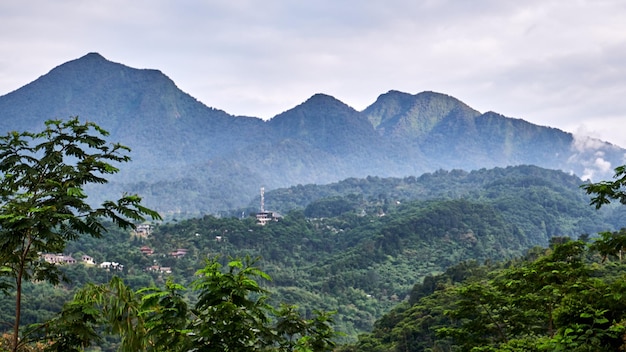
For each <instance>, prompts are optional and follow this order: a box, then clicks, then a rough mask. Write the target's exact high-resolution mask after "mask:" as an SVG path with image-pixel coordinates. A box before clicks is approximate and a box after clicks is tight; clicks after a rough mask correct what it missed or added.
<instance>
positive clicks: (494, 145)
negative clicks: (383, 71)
mask: <svg viewBox="0 0 626 352" xmlns="http://www.w3.org/2000/svg"><path fill="white" fill-rule="evenodd" d="M76 115H78V116H79V117H80V118H81V119H84V120H89V121H93V122H96V123H97V124H99V125H100V126H102V127H103V128H104V129H106V130H108V131H109V132H110V133H111V137H110V140H111V141H115V142H120V143H122V144H124V145H127V146H129V147H131V149H132V150H133V152H132V154H131V157H132V158H133V162H132V163H129V164H128V165H125V166H124V168H123V169H122V170H121V172H120V173H119V175H118V176H117V177H115V178H114V179H112V180H111V181H112V183H111V184H110V185H109V186H108V187H107V188H106V189H104V188H100V189H95V191H96V194H95V196H94V201H96V200H101V199H103V198H105V197H107V198H112V197H114V196H116V195H119V194H121V193H124V192H129V193H139V194H140V195H141V196H142V197H143V198H144V201H145V204H146V205H148V206H150V207H153V208H155V209H157V210H159V211H161V212H162V213H163V214H165V215H168V216H170V215H173V214H176V216H178V217H180V216H181V214H183V213H184V214H187V215H188V216H189V215H198V214H206V213H213V214H215V213H218V212H220V211H228V210H231V209H233V208H238V207H242V206H245V205H247V204H248V203H249V202H250V201H251V200H252V199H253V198H254V196H256V195H257V194H258V189H259V188H260V187H261V186H263V187H265V188H266V189H268V190H269V189H277V188H281V187H289V186H293V185H299V184H302V185H306V184H325V183H331V182H338V181H339V180H343V179H346V178H365V177H367V176H372V177H407V176H417V175H421V174H423V173H424V172H434V171H436V170H438V169H446V170H451V169H464V170H468V171H469V170H477V169H481V168H492V167H496V166H499V167H505V166H509V165H520V164H534V165H538V166H541V167H546V168H551V169H557V170H563V171H565V172H567V173H573V174H576V175H578V176H580V177H583V178H587V177H593V178H596V179H598V178H605V179H606V178H609V177H610V176H611V171H612V167H614V166H616V165H619V164H621V163H622V161H623V155H624V154H625V151H624V150H623V149H621V148H619V147H617V146H614V145H611V144H608V143H604V142H601V141H597V140H590V139H588V138H582V139H581V138H578V137H576V138H575V137H574V136H573V135H571V134H569V133H566V132H563V131H560V130H558V129H554V128H549V127H543V126H537V125H533V124H530V123H528V122H525V121H523V120H519V119H512V118H508V117H505V116H503V115H500V114H496V113H493V112H487V113H484V114H483V113H480V112H478V111H476V110H474V109H472V108H471V107H469V106H468V105H467V104H465V103H463V102H461V101H459V100H458V99H456V98H454V97H450V96H448V95H445V94H440V93H435V92H423V93H419V94H415V95H411V94H407V93H402V92H397V91H390V92H388V93H385V94H382V95H381V96H380V97H379V98H378V99H377V100H376V101H375V102H374V103H373V104H371V105H370V106H369V107H367V108H366V109H365V110H363V111H356V110H355V109H353V108H351V107H349V106H347V105H346V104H344V103H342V102H341V101H339V100H337V99H336V98H334V97H331V96H328V95H324V94H314V95H313V96H312V97H311V98H310V99H308V100H307V101H305V102H304V103H302V104H300V105H298V106H296V107H294V108H292V109H289V110H287V111H285V112H282V113H280V114H277V115H276V116H275V117H274V118H272V119H270V120H269V121H263V120H261V119H259V118H256V117H243V116H232V115H230V114H228V113H227V112H224V111H221V110H219V109H215V108H210V107H207V106H206V105H204V104H203V103H201V102H199V101H197V100H196V99H195V98H193V97H191V96H190V95H188V94H186V93H184V92H182V91H181V90H180V89H179V88H178V87H176V85H175V83H174V82H173V81H172V80H171V79H169V78H168V77H167V76H166V75H165V74H163V73H161V72H160V71H158V70H148V69H135V68H131V67H128V66H125V65H123V64H119V63H114V62H111V61H108V60H106V59H105V58H104V57H102V56H101V55H100V54H97V53H90V54H87V55H85V56H83V57H81V58H79V59H76V60H73V61H70V62H67V63H64V64H62V65H60V66H58V67H56V68H54V69H52V70H51V71H50V72H49V73H48V74H45V75H43V76H41V77H40V78H38V79H37V80H35V81H33V82H31V83H29V84H27V85H25V86H24V87H21V88H19V89H16V90H15V91H13V92H10V93H8V94H6V95H3V96H1V97H0V116H1V118H0V132H2V133H5V132H8V131H10V130H17V131H38V130H40V129H41V128H42V126H43V122H44V121H45V120H47V119H50V118H61V119H63V118H68V117H70V116H76ZM91 194H94V193H93V192H91Z"/></svg>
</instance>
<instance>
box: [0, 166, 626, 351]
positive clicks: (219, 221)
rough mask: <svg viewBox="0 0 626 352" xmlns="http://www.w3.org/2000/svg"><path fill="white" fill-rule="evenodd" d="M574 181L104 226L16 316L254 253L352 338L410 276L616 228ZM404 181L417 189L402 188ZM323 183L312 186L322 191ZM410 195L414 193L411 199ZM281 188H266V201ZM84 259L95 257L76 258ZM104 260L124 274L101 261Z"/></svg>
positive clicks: (378, 186)
mask: <svg viewBox="0 0 626 352" xmlns="http://www.w3.org/2000/svg"><path fill="white" fill-rule="evenodd" d="M574 179H575V178H573V177H571V176H569V175H566V174H563V173H560V172H555V171H549V170H544V169H540V168H536V167H530V166H527V167H512V168H506V169H493V170H481V171H477V172H472V173H465V172H462V171H453V172H445V171H440V172H438V173H436V174H426V175H424V176H421V177H419V178H408V179H378V178H368V179H363V180H354V179H353V180H346V181H344V182H342V183H339V185H344V186H343V189H340V190H338V191H336V193H335V195H328V196H327V197H323V198H317V199H311V200H310V201H309V202H308V203H306V204H307V205H306V206H305V207H304V208H301V207H298V206H295V207H294V208H295V210H292V211H289V212H287V213H285V214H284V215H283V216H282V217H281V218H280V219H279V221H276V222H270V223H268V224H267V225H266V226H260V225H258V224H257V222H256V220H255V218H254V217H252V216H245V217H244V218H241V217H221V218H219V217H215V216H204V217H202V218H195V219H187V220H180V221H175V220H174V221H168V222H163V223H153V224H152V225H151V226H150V230H149V232H145V233H138V232H137V233H136V232H132V231H127V230H120V229H117V228H116V227H115V226H112V224H109V225H108V226H107V227H108V228H109V231H108V232H107V234H106V235H105V236H104V237H103V238H101V239H97V238H92V237H81V238H80V239H77V240H75V241H71V242H69V243H68V244H67V247H66V249H65V253H66V254H68V255H71V256H72V257H73V258H75V259H77V261H79V263H76V264H73V265H70V264H68V265H62V266H61V268H62V270H63V271H64V273H65V274H66V275H67V277H68V279H69V282H67V283H62V284H61V285H59V286H57V287H53V286H51V285H49V284H45V283H29V284H28V285H27V290H26V293H25V294H26V297H27V299H25V306H24V308H25V313H24V316H23V322H24V324H31V323H35V322H37V321H40V320H41V319H42V318H48V317H52V316H53V315H54V314H55V313H56V312H58V311H59V309H60V308H61V307H62V306H63V303H64V302H66V301H67V300H68V298H69V297H71V294H72V293H73V292H75V290H76V289H77V288H79V287H81V286H82V285H84V284H85V283H88V282H91V283H96V284H104V283H106V282H108V281H109V280H110V279H111V278H112V277H114V276H117V277H120V278H122V279H123V280H124V282H125V283H126V284H127V285H129V286H130V287H132V288H135V289H138V288H141V287H148V286H152V285H157V286H159V285H161V286H162V285H165V283H166V282H167V281H168V279H173V280H176V282H179V283H181V284H183V285H188V284H190V283H191V282H192V281H193V280H194V274H195V272H196V271H197V270H198V269H199V268H201V267H202V266H203V265H204V264H203V263H204V261H205V260H206V259H207V258H218V261H219V262H220V263H221V264H222V265H226V264H227V263H228V261H229V260H230V258H237V257H239V258H241V257H245V256H251V257H253V258H254V257H258V258H260V260H259V262H258V265H259V266H260V268H261V269H262V270H263V271H264V272H266V273H268V275H269V276H271V277H272V280H271V281H267V282H264V286H265V287H267V288H268V289H269V290H270V291H271V292H272V295H271V296H270V300H271V301H272V302H274V303H276V304H279V303H280V302H285V303H288V304H295V305H297V306H298V307H299V310H300V312H301V313H302V314H303V315H304V316H310V315H311V314H312V312H313V311H314V310H315V309H322V310H326V311H336V312H337V314H336V315H335V316H334V321H335V327H336V329H337V330H338V331H341V332H342V333H343V334H344V335H343V337H339V338H338V340H339V341H340V342H349V341H354V340H355V339H356V336H357V335H358V334H361V333H364V332H367V331H370V330H371V329H372V327H373V326H374V323H375V322H376V320H377V319H378V318H379V317H381V316H383V314H385V313H386V312H388V311H389V310H390V309H392V308H393V307H394V306H396V305H397V304H399V303H401V302H405V301H407V300H409V301H410V300H413V299H414V298H411V297H412V296H414V294H412V293H411V292H412V290H413V291H414V290H415V288H414V285H415V283H418V282H422V281H423V280H424V278H432V277H435V276H436V275H439V274H441V273H444V272H446V270H448V268H449V267H451V266H453V265H456V264H458V263H461V262H465V261H468V260H474V261H475V262H476V263H485V262H493V261H498V260H510V259H513V258H517V257H519V256H521V255H522V254H523V253H524V252H525V251H526V250H527V249H529V248H532V247H534V246H537V245H540V246H544V245H547V244H548V243H549V241H550V239H551V238H554V237H563V236H569V237H572V238H578V237H579V236H580V235H583V234H588V235H591V236H594V235H595V234H596V233H597V232H600V231H605V230H616V226H618V224H619V223H620V220H621V219H623V214H624V213H623V209H622V207H619V206H617V207H606V208H603V209H602V210H601V211H596V210H594V209H593V207H590V206H589V198H588V197H586V196H585V194H584V191H583V190H582V189H581V188H580V185H579V184H576V183H575V180H574ZM418 180H420V181H419V182H418ZM426 180H427V181H428V182H426ZM564 181H565V182H564ZM411 182H412V183H413V184H419V187H416V186H413V187H409V186H407V184H410V183H411ZM463 183H465V184H466V186H462V185H463ZM477 183H480V184H482V185H483V186H481V187H479V186H477ZM347 185H351V186H350V187H348V186H347ZM355 185H359V187H358V188H357V187H356V186H355ZM467 185H469V186H467ZM310 187H313V186H306V187H296V188H295V190H300V192H305V191H306V190H307V189H308V188H310ZM329 187H330V186H329ZM333 187H337V186H336V185H333ZM324 188H325V187H324V186H317V187H316V188H315V189H313V190H312V193H313V194H316V195H318V194H323V191H320V189H324ZM326 188H328V187H326ZM363 189H365V190H363ZM361 190H363V191H361ZM420 190H421V191H420ZM425 190H428V192H431V194H430V195H425V194H424V193H425V192H426V191H425ZM468 190H471V192H469V191H468ZM398 192H403V193H402V194H399V193H398ZM416 192H421V193H422V196H421V197H422V198H423V199H422V200H411V198H412V197H415V196H414V194H415V193H416ZM288 193H289V190H279V191H273V192H269V193H268V195H267V199H268V203H269V204H272V203H270V201H269V200H270V199H274V196H275V195H280V194H288ZM292 193H293V195H292V196H293V198H294V199H299V198H300V197H301V194H299V193H298V192H293V191H292ZM341 194H345V195H341ZM369 194H375V195H376V196H368V195H369ZM438 195H439V197H438ZM281 199H284V200H285V202H287V201H288V200H287V197H285V196H282V198H281ZM303 204H304V203H303ZM279 208H280V209H284V208H283V207H279ZM83 256H88V257H91V258H93V262H94V263H95V264H90V263H81V262H80V261H81V260H80V258H82V257H83ZM104 262H111V263H120V264H122V265H123V269H122V270H113V269H111V268H101V267H100V264H101V263H104ZM428 280H431V279H428ZM188 298H189V299H190V300H193V297H188ZM2 305H3V306H2V308H0V312H1V313H2V314H3V316H2V318H1V319H2V321H7V320H8V317H10V316H11V314H12V307H11V306H10V302H8V301H7V302H3V303H2Z"/></svg>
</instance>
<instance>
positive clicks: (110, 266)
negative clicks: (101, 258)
mask: <svg viewBox="0 0 626 352" xmlns="http://www.w3.org/2000/svg"><path fill="white" fill-rule="evenodd" d="M100 268H102V269H106V270H107V271H109V270H118V271H122V270H124V265H122V264H120V263H116V262H102V263H100Z"/></svg>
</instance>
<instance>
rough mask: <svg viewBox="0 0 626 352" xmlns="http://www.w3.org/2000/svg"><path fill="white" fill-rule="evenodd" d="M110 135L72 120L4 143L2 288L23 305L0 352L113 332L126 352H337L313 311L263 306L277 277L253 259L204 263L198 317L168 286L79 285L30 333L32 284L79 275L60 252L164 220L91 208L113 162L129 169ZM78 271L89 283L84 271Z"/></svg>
mask: <svg viewBox="0 0 626 352" xmlns="http://www.w3.org/2000/svg"><path fill="white" fill-rule="evenodd" d="M106 135H107V132H106V131H104V130H102V129H101V128H100V127H99V126H97V125H95V124H93V123H89V122H87V123H80V122H79V121H78V119H77V118H73V119H70V120H69V121H67V122H63V121H59V120H51V121H48V122H47V123H46V129H45V130H44V131H42V132H40V133H30V132H23V133H17V132H13V133H10V134H9V135H7V136H6V137H3V138H1V139H0V160H1V161H0V171H1V172H2V179H1V181H0V190H1V192H2V193H1V194H0V196H1V198H2V203H1V206H0V231H1V233H0V240H1V241H2V242H1V243H0V245H1V246H0V265H1V266H0V274H1V275H2V276H1V277H0V279H1V281H0V288H1V289H2V291H3V294H4V295H5V296H8V297H13V298H14V299H15V306H14V309H13V310H9V311H10V312H12V313H14V318H13V324H12V325H13V329H12V333H9V334H6V335H3V336H2V339H0V348H2V349H3V350H10V351H29V350H39V349H42V348H44V349H45V350H52V351H80V350H83V349H84V348H87V347H89V346H91V345H92V344H93V343H94V342H102V341H103V334H106V333H112V334H114V335H115V336H118V337H119V339H120V340H119V341H120V343H119V348H120V349H121V350H124V351H144V350H146V351H187V350H190V349H193V350H202V351H257V350H272V351H291V350H294V349H297V350H300V351H327V350H330V349H332V347H333V346H334V342H333V338H334V336H335V333H334V330H333V329H332V326H331V323H332V320H331V319H330V315H329V314H327V313H324V312H317V311H316V312H314V314H312V315H311V317H309V318H306V319H305V318H304V317H302V316H301V315H300V314H299V313H298V311H297V310H296V307H295V306H287V305H284V306H281V307H280V308H274V307H272V306H271V305H269V304H267V303H266V300H267V298H266V296H265V294H266V291H265V290H264V289H262V288H261V287H260V286H259V285H258V283H257V282H256V281H255V279H256V278H258V277H259V278H263V279H269V276H268V275H267V274H265V273H264V272H262V271H261V270H259V269H258V268H256V267H254V266H253V265H252V264H253V262H251V261H250V260H249V259H247V260H245V261H243V262H242V261H237V260H233V261H230V262H229V263H228V271H227V272H226V273H224V272H222V271H221V264H220V263H218V262H217V261H215V260H214V261H208V262H206V266H205V268H204V269H201V270H199V271H198V272H197V274H196V277H197V278H196V279H195V280H194V281H193V282H192V283H191V286H190V287H191V288H193V290H195V291H197V292H198V295H197V298H196V299H195V304H194V305H193V308H192V309H189V308H188V303H187V301H186V300H185V298H184V297H183V296H182V295H181V294H180V292H181V291H183V290H184V289H185V287H184V286H182V285H179V284H175V283H173V282H172V281H169V280H168V281H167V283H166V285H165V289H160V288H158V287H156V286H154V285H151V286H149V287H147V288H143V289H139V290H135V289H133V288H132V287H130V286H128V285H126V284H125V283H124V282H123V281H122V280H121V279H120V278H118V277H117V276H114V277H113V278H112V279H111V280H110V281H109V282H108V283H105V284H100V285H97V284H92V283H87V284H86V285H85V286H84V287H82V288H78V289H77V292H76V294H75V295H74V299H73V300H71V301H70V302H69V303H66V304H65V305H64V306H63V308H62V309H61V311H60V313H59V314H58V315H56V316H55V317H53V318H52V319H49V320H47V321H44V322H39V321H40V319H41V318H42V316H38V315H37V314H35V315H34V318H35V319H37V323H34V324H29V325H28V326H26V327H25V326H23V324H22V320H21V316H22V298H23V294H24V286H25V284H26V283H28V282H29V281H30V282H32V286H31V289H32V290H33V291H35V290H36V289H37V288H38V286H40V285H45V284H46V283H48V284H51V285H53V286H54V285H57V284H59V282H60V281H61V279H67V277H68V275H67V274H69V273H70V272H71V270H68V271H63V270H61V266H59V265H57V264H59V263H58V262H56V261H54V260H52V261H49V260H47V257H46V255H47V254H53V253H62V252H63V251H65V250H66V247H67V244H68V242H70V241H80V240H83V239H84V235H88V236H91V237H94V238H99V237H102V236H103V235H104V233H105V232H106V229H107V227H106V226H105V221H110V223H111V224H113V225H114V226H115V227H118V228H121V229H127V228H133V229H137V228H136V226H135V225H134V223H136V222H138V221H139V222H140V221H143V220H145V219H144V215H148V216H150V217H151V218H152V219H153V220H156V219H160V216H159V215H158V214H157V213H156V212H154V211H152V210H150V209H148V208H145V207H144V206H142V205H141V204H140V202H141V199H140V198H139V197H137V196H124V197H122V198H120V199H119V200H118V201H117V202H112V201H106V202H104V203H103V204H102V206H101V207H98V208H92V206H91V205H90V204H88V203H87V201H86V199H87V195H86V193H85V191H84V187H85V185H87V184H90V183H101V184H102V183H106V182H107V179H106V178H105V176H106V175H109V174H114V173H116V172H117V171H118V169H117V168H116V167H114V166H113V165H112V164H110V162H126V161H128V160H129V157H128V156H126V155H124V152H125V151H127V150H128V149H127V148H126V147H124V146H122V145H119V144H114V145H112V146H109V145H107V143H106V141H105V140H104V139H102V138H101V137H100V136H106ZM54 255H56V254H54ZM89 258H91V257H89ZM91 259H92V258H91ZM91 259H90V260H91ZM73 262H74V261H73V260H72V261H68V262H67V263H69V264H72V263H73ZM100 269H106V270H107V271H110V270H122V269H123V265H120V264H119V263H113V262H106V265H105V266H101V267H100ZM75 274H78V275H76V276H78V277H80V279H81V280H83V281H85V280H89V278H88V277H86V276H85V275H84V274H86V273H75ZM29 293H32V292H29ZM41 297H43V299H45V300H46V301H48V300H49V296H48V295H42V296H41ZM48 303H49V302H48ZM45 315H46V314H44V318H45Z"/></svg>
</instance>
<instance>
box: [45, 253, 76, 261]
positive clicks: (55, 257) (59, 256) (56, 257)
mask: <svg viewBox="0 0 626 352" xmlns="http://www.w3.org/2000/svg"><path fill="white" fill-rule="evenodd" d="M40 257H41V258H43V260H45V261H46V262H48V263H52V264H75V263H76V259H74V258H72V256H71V255H65V254H63V253H56V254H55V253H43V254H41V255H40Z"/></svg>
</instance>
